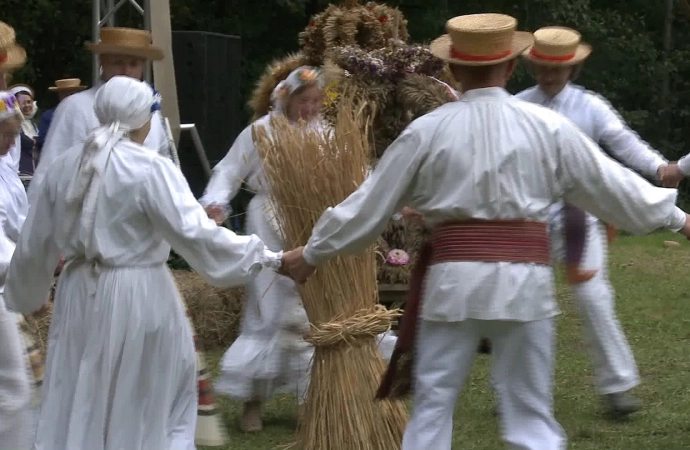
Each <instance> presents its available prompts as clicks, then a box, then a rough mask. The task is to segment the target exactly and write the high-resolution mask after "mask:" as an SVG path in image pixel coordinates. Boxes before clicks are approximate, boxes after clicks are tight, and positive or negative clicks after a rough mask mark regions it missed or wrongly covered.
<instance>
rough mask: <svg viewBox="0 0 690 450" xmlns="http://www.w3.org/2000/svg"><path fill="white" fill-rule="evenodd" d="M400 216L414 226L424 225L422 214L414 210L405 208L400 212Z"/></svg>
mask: <svg viewBox="0 0 690 450" xmlns="http://www.w3.org/2000/svg"><path fill="white" fill-rule="evenodd" d="M400 214H402V216H403V218H404V219H405V220H406V221H408V222H410V223H413V224H415V225H424V214H422V213H420V212H419V211H417V210H416V209H413V208H410V207H409V206H405V207H404V208H403V209H401V210H400Z"/></svg>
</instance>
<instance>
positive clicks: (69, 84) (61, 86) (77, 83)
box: [48, 78, 86, 92]
mask: <svg viewBox="0 0 690 450" xmlns="http://www.w3.org/2000/svg"><path fill="white" fill-rule="evenodd" d="M84 89H86V86H82V84H81V80H80V79H79V78H66V79H64V80H57V81H55V86H51V87H49V88H48V90H49V91H53V92H79V91H83V90H84Z"/></svg>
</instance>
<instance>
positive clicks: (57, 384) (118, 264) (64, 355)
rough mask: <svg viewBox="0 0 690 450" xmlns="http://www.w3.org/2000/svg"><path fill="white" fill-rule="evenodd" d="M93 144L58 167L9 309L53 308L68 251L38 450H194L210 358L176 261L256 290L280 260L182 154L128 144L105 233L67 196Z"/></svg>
mask: <svg viewBox="0 0 690 450" xmlns="http://www.w3.org/2000/svg"><path fill="white" fill-rule="evenodd" d="M81 152H82V149H81V144H80V145H78V146H77V147H74V148H72V149H70V150H68V151H67V152H66V153H65V154H64V155H63V156H62V157H61V158H60V159H58V160H57V161H56V162H55V163H54V166H53V170H51V171H50V172H49V173H47V174H46V177H45V180H44V182H43V184H42V185H41V188H40V191H39V192H38V196H37V199H38V202H37V203H36V204H35V205H34V206H33V207H32V208H31V209H30V211H29V216H28V218H27V220H26V223H25V225H24V230H23V231H22V234H21V236H20V239H19V242H18V244H17V249H16V251H15V255H14V258H13V260H12V265H11V267H10V271H9V277H8V283H7V285H6V290H5V293H6V299H7V302H8V307H9V308H11V309H14V310H16V311H19V312H22V313H26V312H30V311H34V310H36V309H37V308H39V307H40V306H41V304H42V302H41V301H40V299H42V298H45V297H44V296H45V293H46V292H47V291H48V289H49V287H50V284H51V281H52V277H53V270H54V268H55V266H56V264H57V262H58V259H59V256H60V254H64V255H65V259H66V260H67V261H68V262H67V264H66V265H65V267H64V269H63V272H62V274H61V276H60V280H59V283H58V287H57V292H56V298H55V306H54V310H53V319H52V323H51V327H50V331H49V337H48V346H49V347H48V357H47V363H46V375H45V380H44V384H43V404H42V407H41V413H40V418H39V424H38V433H37V439H36V444H35V445H36V446H35V449H36V450H67V449H75V450H76V449H89V450H122V449H127V450H151V449H156V450H158V449H160V450H193V449H194V448H195V445H194V431H195V425H196V416H197V386H196V373H195V370H196V358H195V353H194V343H193V340H192V332H191V329H190V326H189V322H188V321H187V318H186V317H185V314H184V310H183V304H182V302H181V299H180V294H179V292H178V290H177V287H176V285H175V281H174V279H173V277H172V274H171V272H170V270H169V269H168V268H167V266H166V261H167V259H168V255H169V252H170V247H171V246H172V247H173V248H174V249H175V251H176V252H178V253H179V254H180V255H181V256H183V257H184V258H185V260H186V261H187V262H189V264H190V265H191V266H192V268H194V269H195V270H196V271H198V272H199V273H200V274H201V275H202V276H203V277H204V278H205V279H206V280H207V281H208V282H210V283H211V284H213V285H216V286H231V285H237V284H243V283H246V282H248V281H249V280H251V279H252V278H253V277H254V276H256V274H257V272H259V271H261V267H262V266H272V267H276V266H277V265H279V264H280V258H279V255H276V254H275V253H273V252H270V251H267V250H266V248H265V245H264V244H263V242H261V240H260V239H259V238H257V237H256V236H248V237H240V236H237V235H235V234H234V233H232V232H231V231H229V230H226V229H224V228H221V227H217V226H216V225H215V223H214V222H213V221H211V220H210V219H208V217H207V216H206V214H205V212H204V210H203V208H202V207H201V206H200V205H199V203H198V202H197V201H196V199H195V198H194V196H193V195H192V193H191V191H190V189H189V186H188V184H187V182H186V181H185V179H184V177H183V175H182V173H181V172H180V171H179V170H178V169H177V168H176V167H175V166H174V165H173V163H172V162H170V161H169V160H167V159H165V158H162V157H160V156H158V155H157V154H156V153H155V152H153V151H151V150H149V149H146V148H145V147H142V146H139V145H136V144H134V143H131V142H124V143H123V142H121V143H119V144H118V145H117V146H116V147H115V148H114V149H112V151H111V152H110V154H109V155H107V156H106V158H105V160H107V163H105V168H104V169H103V170H101V171H100V173H99V176H100V182H101V184H100V185H99V187H98V189H97V191H96V192H97V195H98V200H97V207H96V209H95V212H94V214H95V225H94V227H93V230H94V231H93V236H92V239H91V238H89V237H88V236H85V233H84V228H83V227H81V226H80V220H81V214H82V213H81V209H79V210H75V209H73V208H71V207H69V206H68V204H67V203H66V201H65V197H66V191H67V188H68V186H69V183H70V180H72V179H73V178H74V177H75V176H76V175H77V170H78V168H79V158H80V155H81Z"/></svg>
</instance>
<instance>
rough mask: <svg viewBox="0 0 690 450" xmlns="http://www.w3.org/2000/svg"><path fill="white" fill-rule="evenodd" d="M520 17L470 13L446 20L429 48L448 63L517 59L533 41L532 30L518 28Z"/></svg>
mask: <svg viewBox="0 0 690 450" xmlns="http://www.w3.org/2000/svg"><path fill="white" fill-rule="evenodd" d="M516 29H517V19H515V18H514V17H511V16H507V15H505V14H470V15H466V16H458V17H454V18H452V19H450V20H449V21H448V22H446V31H447V32H448V34H444V35H443V36H441V37H440V38H438V39H436V40H435V41H434V42H432V43H431V46H430V50H431V53H433V54H434V56H436V57H437V58H439V59H442V60H444V61H446V62H447V63H449V64H456V65H462V66H489V65H492V64H499V63H502V62H504V61H509V60H511V59H514V58H516V57H518V56H520V54H521V53H522V52H523V51H524V50H525V49H526V48H527V47H529V46H530V45H532V42H533V41H534V37H533V35H532V33H527V32H524V31H515V30H516Z"/></svg>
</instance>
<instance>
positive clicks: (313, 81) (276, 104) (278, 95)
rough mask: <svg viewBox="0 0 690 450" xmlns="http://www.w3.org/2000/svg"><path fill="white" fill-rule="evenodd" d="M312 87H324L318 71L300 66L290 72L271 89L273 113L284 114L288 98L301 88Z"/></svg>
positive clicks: (321, 75) (323, 81)
mask: <svg viewBox="0 0 690 450" xmlns="http://www.w3.org/2000/svg"><path fill="white" fill-rule="evenodd" d="M308 85H314V86H317V87H318V88H319V89H323V88H324V87H325V80H324V77H323V74H322V73H321V71H320V70H319V69H316V68H314V67H310V66H301V67H298V68H297V69H295V70H293V71H292V72H290V75H288V76H287V78H285V79H284V80H283V81H281V82H280V83H278V85H277V86H276V87H275V89H273V93H271V106H272V107H273V111H275V112H277V113H280V114H286V111H285V108H286V107H287V101H288V99H289V98H290V96H291V95H292V94H293V93H294V92H295V91H296V90H297V89H299V88H301V87H302V86H308Z"/></svg>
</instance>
